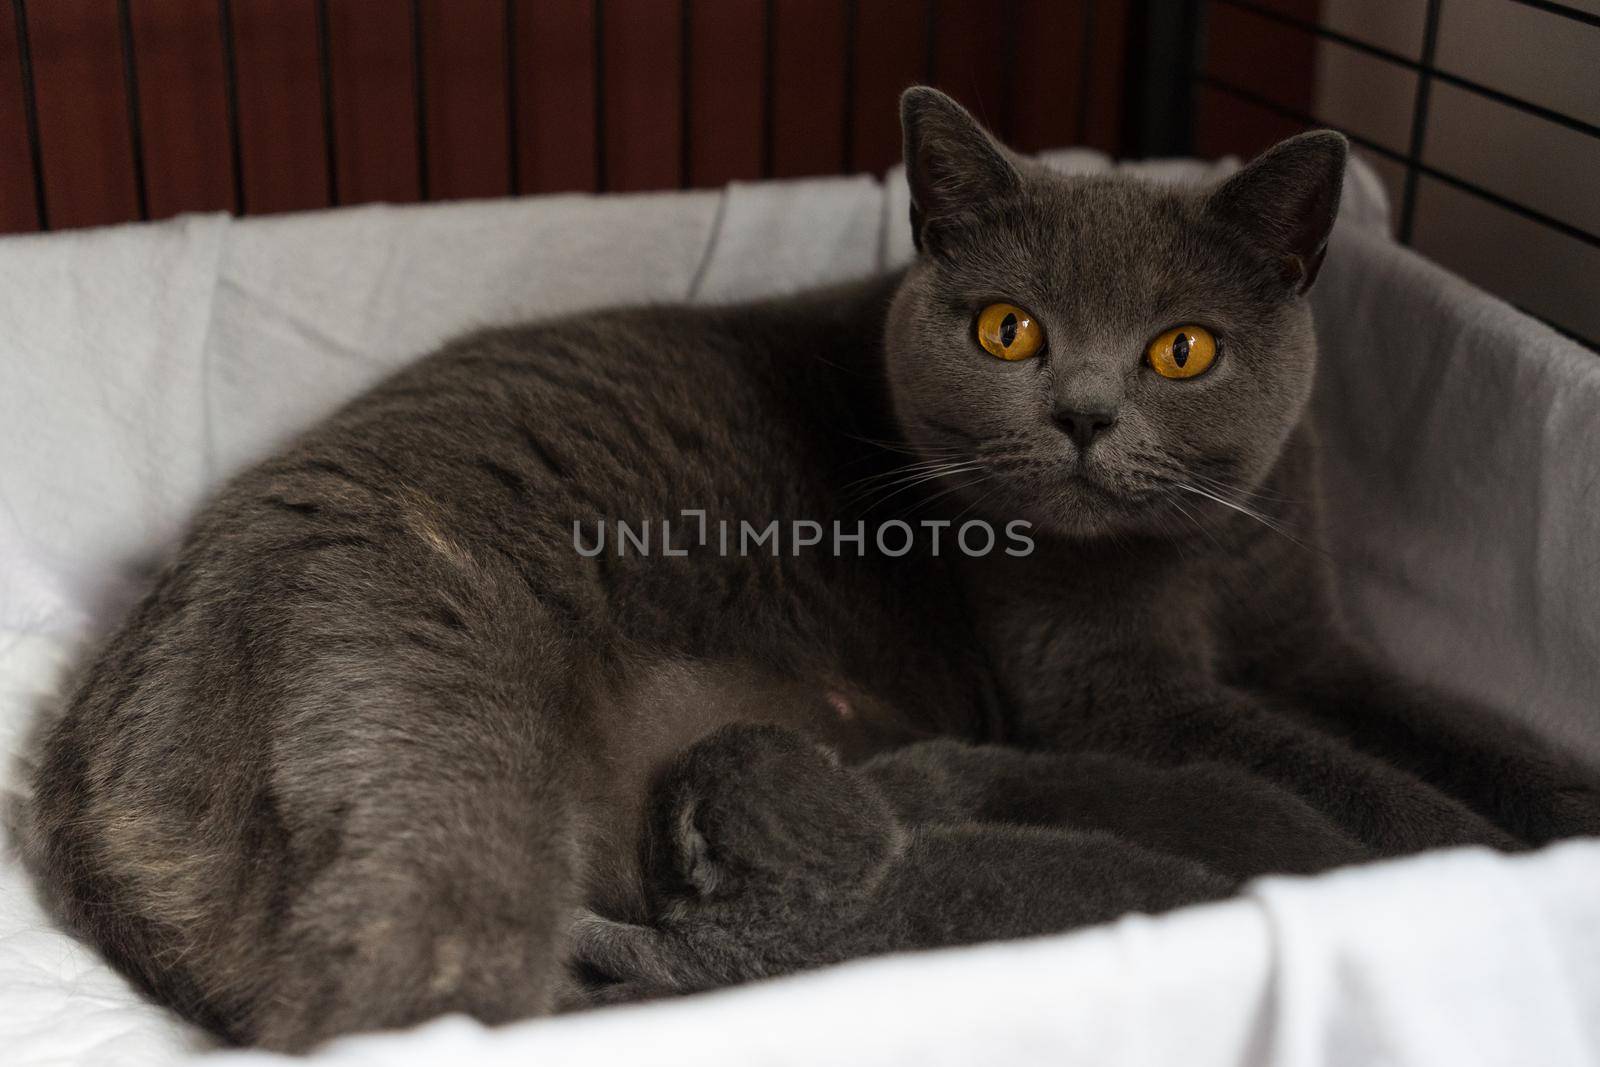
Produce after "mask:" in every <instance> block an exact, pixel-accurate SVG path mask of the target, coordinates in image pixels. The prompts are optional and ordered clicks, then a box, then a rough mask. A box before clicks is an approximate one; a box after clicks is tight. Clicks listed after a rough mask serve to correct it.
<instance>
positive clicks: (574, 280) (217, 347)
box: [0, 152, 1600, 1067]
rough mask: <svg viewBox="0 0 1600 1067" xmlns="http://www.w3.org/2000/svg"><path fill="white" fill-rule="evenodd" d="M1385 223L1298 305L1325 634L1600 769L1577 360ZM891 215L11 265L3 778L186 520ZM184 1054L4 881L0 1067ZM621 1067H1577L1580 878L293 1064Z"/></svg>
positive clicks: (1094, 162)
mask: <svg viewBox="0 0 1600 1067" xmlns="http://www.w3.org/2000/svg"><path fill="white" fill-rule="evenodd" d="M1055 162H1056V163H1057V164H1058V165H1061V166H1063V167H1065V168H1068V169H1074V170H1094V169H1099V168H1103V167H1104V166H1106V165H1107V163H1106V161H1105V160H1104V159H1103V158H1102V157H1099V156H1096V155H1093V154H1092V153H1085V152H1069V153H1062V154H1060V155H1059V156H1057V157H1056V159H1055ZM1141 169H1142V170H1144V171H1145V172H1147V173H1149V174H1150V176H1152V177H1157V178H1168V177H1180V178H1187V177H1194V176H1196V175H1197V174H1204V168H1201V167H1198V166H1197V165H1187V166H1185V165H1176V164H1174V165H1165V166H1159V165H1158V166H1156V167H1148V166H1147V167H1143V168H1141ZM1377 189H1378V186H1377V183H1376V182H1375V181H1373V180H1372V179H1371V176H1370V174H1368V173H1367V172H1366V171H1365V170H1363V169H1359V168H1358V169H1356V170H1354V171H1352V182H1351V186H1350V192H1349V194H1348V198H1347V204H1346V209H1345V211H1344V213H1343V218H1342V222H1341V226H1340V232H1339V234H1338V237H1337V239H1336V241H1335V245H1334V248H1333V251H1332V253H1331V255H1330V257H1329V262H1328V265H1327V267H1326V269H1325V271H1324V273H1323V277H1322V280H1321V281H1319V283H1318V287H1317V291H1316V305H1317V316H1318V328H1319V332H1320V334H1321V336H1322V339H1323V348H1324V353H1325V355H1324V374H1323V377H1322V380H1321V382H1320V384H1319V392H1318V398H1317V417H1318V421H1319V423H1320V425H1321V428H1322V430H1323V436H1324V451H1325V456H1326V464H1325V465H1326V467H1327V469H1328V474H1329V486H1330V495H1331V498H1332V500H1333V501H1334V502H1335V505H1336V507H1335V511H1334V515H1333V516H1332V525H1333V533H1334V536H1335V548H1334V554H1335V558H1336V559H1337V560H1338V561H1339V563H1340V579H1341V585H1340V588H1341V593H1342V596H1343V600H1344V603H1345V605H1346V607H1347V609H1348V611H1349V613H1350V616H1351V619H1352V623H1353V624H1354V625H1355V626H1356V627H1357V628H1358V629H1360V630H1362V631H1363V632H1365V633H1367V634H1368V635H1370V636H1372V637H1373V638H1375V639H1376V640H1378V641H1379V642H1380V644H1381V645H1382V646H1383V647H1385V648H1386V649H1387V650H1388V651H1389V653H1390V654H1391V655H1392V656H1393V657H1394V659H1395V661H1396V662H1397V663H1398V664H1400V665H1401V666H1402V667H1403V668H1404V669H1407V670H1410V671H1413V672H1415V673H1418V674H1424V675H1428V676H1431V677H1433V678H1435V679H1436V680H1442V681H1444V682H1446V683H1447V684H1452V685H1455V686H1457V687H1459V688H1461V689H1463V690H1464V691H1468V692H1474V693H1477V694H1479V695H1481V696H1484V697H1487V698H1489V699H1491V700H1493V701H1495V702H1496V703H1497V704H1499V705H1500V706H1502V707H1504V708H1505V709H1507V712H1508V713H1509V714H1516V715H1520V716H1523V717H1524V718H1526V719H1527V720H1528V721H1530V722H1532V723H1534V724H1535V725H1537V726H1538V727H1539V728H1541V729H1544V730H1546V731H1548V732H1550V733H1551V734H1552V735H1553V736H1556V737H1559V738H1561V739H1563V740H1564V741H1565V742H1566V743H1568V744H1570V745H1572V746H1574V747H1575V748H1576V749H1578V750H1580V751H1584V752H1586V753H1588V754H1589V755H1590V756H1593V757H1595V758H1596V760H1597V761H1600V721H1597V715H1600V711H1597V705H1600V656H1597V655H1596V650H1597V649H1600V596H1596V593H1600V536H1597V533H1600V529H1597V526H1600V519H1597V515H1600V474H1597V469H1596V462H1595V460H1596V457H1600V360H1597V359H1596V358H1595V357H1594V356H1593V355H1592V354H1590V353H1587V352H1585V351H1583V350H1581V349H1579V348H1577V347H1575V346H1573V345H1571V344H1570V343H1568V342H1565V341H1563V340H1562V339H1560V338H1559V337H1557V336H1555V335H1553V334H1551V333H1550V332H1549V331H1547V330H1544V329H1542V328H1541V327H1538V326H1537V325H1535V324H1532V323H1530V322H1529V321H1528V320H1526V319H1525V318H1523V317H1521V316H1520V315H1518V314H1517V313H1515V312H1514V311H1512V310H1511V309H1509V308H1507V307H1505V306H1504V305H1502V304H1500V303H1498V302H1497V301H1494V300H1492V299H1490V298H1488V297H1486V296H1484V295H1483V294H1481V293H1477V292H1475V291H1474V290H1472V289H1470V288H1469V287H1467V286H1466V285H1464V284H1463V283H1461V282H1459V281H1457V280H1455V279H1453V278H1451V277H1449V276H1448V275H1445V274H1444V273H1443V272H1441V271H1439V270H1437V269H1436V268H1434V267H1432V266H1430V265H1428V264H1426V263H1425V262H1422V261H1421V260H1419V259H1417V258H1415V257H1413V256H1411V255H1410V254H1408V253H1406V252H1405V251H1403V250H1401V249H1398V248H1396V247H1394V246H1393V245H1392V244H1391V243H1390V242H1389V241H1388V239H1387V238H1386V237H1385V236H1383V234H1382V227H1383V220H1384V217H1385V212H1384V208H1383V204H1382V199H1381V193H1378V192H1377V191H1376V190H1377ZM905 215H906V205H905V194H904V187H903V183H902V182H901V181H899V179H898V178H897V177H895V176H891V177H890V179H889V181H888V183H887V184H886V185H880V184H879V183H877V182H874V181H872V180H870V179H867V178H853V179H829V180H821V181H807V182H795V183H768V184H762V185H750V186H739V185H736V186H733V187H730V188H729V189H728V190H725V191H723V192H721V193H716V192H702V193H679V194H661V195H652V196H627V197H605V198H591V197H560V198H544V199H532V200H521V201H496V202H485V203H466V204H454V205H433V206H426V207H406V208H387V207H367V208H356V209H347V210H341V211H334V212H325V213H317V214H312V215H301V216H291V217H281V218H270V219H260V220H247V221H243V222H231V221H229V220H227V219H225V218H221V217H203V218H202V217H196V218H188V219H183V220H179V221H176V222H172V223H165V224H160V225H153V226H136V227H123V228H118V229H112V230H101V231H89V232H81V233H69V234H61V235H55V236H50V237H26V238H11V239H6V240H4V241H0V745H3V746H4V749H3V751H12V750H14V749H15V748H16V746H17V744H18V742H19V739H20V737H21V735H22V731H23V730H24V728H25V726H26V722H27V720H28V719H29V717H30V716H31V715H32V714H33V712H34V710H35V709H36V708H37V706H38V705H39V703H40V702H41V700H42V699H43V698H44V696H45V695H46V694H48V693H49V692H51V691H52V690H53V689H54V687H55V685H56V682H57V679H58V675H59V672H60V671H61V669H62V668H63V666H64V664H65V663H66V662H67V661H68V659H69V657H70V656H71V655H72V654H74V652H75V651H76V650H77V649H78V648H79V646H80V645H81V643H82V641H83V640H84V638H85V636H86V635H87V634H89V633H90V632H92V631H93V630H95V629H98V628H101V627H104V626H105V625H108V624H109V623H110V622H111V621H112V620H113V619H114V618H115V616H116V614H117V613H118V612H119V611H120V610H121V608H122V607H123V606H124V605H126V603H127V602H128V600H129V599H130V597H131V596H132V595H133V593H134V592H135V591H136V590H137V589H138V588H139V583H140V581H141V580H142V575H143V574H144V572H145V569H146V567H147V564H148V562H149V561H150V560H151V559H153V558H155V557H156V556H158V555H159V554H160V552H161V551H162V550H163V549H164V548H165V547H166V546H167V545H169V544H170V542H171V540H172V538H174V537H175V536H176V535H177V533H178V532H179V531H180V530H181V528H182V524H183V522H184V521H185V519H186V517H187V516H188V515H189V514H190V513H191V512H192V511H193V509H194V507H195V506H196V504H197V503H198V501H199V500H200V499H201V498H202V497H203V495H204V494H205V493H206V492H207V491H208V490H210V489H211V488H213V487H214V486H215V485H216V484H217V483H218V482H219V480H221V479H223V478H225V477H226V476H227V475H228V474H230V473H232V472H233V471H235V470H237V469H238V468H239V467H240V466H242V465H243V464H245V463H247V462H249V461H250V460H252V459H254V458H256V457H259V456H260V455H262V454H263V453H264V452H265V451H267V450H269V449H270V448H272V447H273V446H274V445H275V444H276V443H278V442H280V441H282V440H283V439H284V438H286V437H287V436H289V435H290V434H292V433H294V432H295V431H297V430H298V429H300V428H302V427H303V426H305V425H306V424H307V423H309V422H311V421H313V420H314V419H316V418H317V417H318V416H319V415H321V414H323V413H325V412H327V411H328V410H330V409H331V408H333V407H334V406H336V405H337V404H339V403H341V402H342V401H343V400H345V399H347V398H348V397H349V396H351V395H352V394H353V393H355V392H357V391H358V390H359V389H360V388H362V387H363V386H364V385H366V384H368V383H369V382H371V381H372V380H374V379H375V378H377V377H378V376H380V375H382V374H383V373H385V372H386V371H387V370H389V369H390V368H392V367H394V366H396V365H398V364H400V363H402V362H404V361H405V360H407V359H409V358H411V357H413V356H415V355H417V354H419V353H421V352H423V351H426V350H427V349H428V348H430V347H431V346H433V345H434V344H436V343H437V342H438V341H440V340H442V339H443V338H445V337H447V336H449V335H451V334H454V333H457V332H460V331H461V330H463V329H467V328H470V327H472V326H475V325H480V324H485V323H493V322H501V321H507V320H513V319H518V318H526V317H530V316H535V315H541V314H545V313H549V312H554V311H564V310H570V309H574V308H579V307H586V306H597V305H601V304H608V303H616V302H622V301H630V302H636V301H641V300H681V299H694V300H702V301H705V300H725V299H735V298H740V297H745V296H751V295H756V294H761V293H770V292H777V291H784V290H788V289H793V288H798V287H802V286H805V285H809V284H814V283H820V282H826V281H834V280H839V279H842V278H846V277H851V276H856V275H864V274H867V273H869V272H871V271H874V270H878V269H881V268H882V267H884V266H886V265H891V264H893V263H896V262H900V261H903V260H904V259H905V257H907V256H908V255H909V254H910V241H909V235H908V233H907V230H906V226H905V222H904V220H905ZM5 763H6V765H5V767H4V770H3V771H0V775H7V774H10V773H11V767H10V765H9V760H7V761H5ZM0 784H3V781H0ZM210 1048H211V1045H210V1043H209V1041H208V1040H207V1039H206V1038H204V1037H203V1036H202V1035H199V1034H197V1033H195V1032H194V1031H192V1030H191V1029H190V1028H188V1027H186V1026H184V1025H182V1024H180V1023H178V1022H176V1021H175V1020H174V1019H173V1018H172V1017H170V1016H169V1015H167V1014H166V1013H165V1012H164V1011H162V1010H161V1009H158V1008H156V1007H154V1006H152V1005H149V1004H147V1003H145V1002H143V1001H142V1000H141V999H140V998H139V997H138V996H137V995H135V994H134V993H132V992H131V991H130V990H129V989H128V988H127V986H126V984H125V983H124V982H122V980H121V979H120V978H118V977H117V976H116V975H115V974H114V973H112V972H111V971H110V970H109V969H108V968H107V967H106V966H105V965H104V964H102V963H101V962H99V960H98V959H97V958H96V957H95V955H94V954H93V953H92V952H91V951H90V950H88V949H86V948H84V947H83V946H81V945H78V944H76V943H75V942H73V941H72V940H71V939H69V938H67V937H66V936H65V935H63V934H61V933H59V932H58V931H55V930H53V929H51V928H50V927H49V925H48V924H47V923H46V921H45V919H44V916H43V913H42V911H41V910H40V909H39V907H38V905H37V903H36V902H35V901H34V900H33V898H32V896H31V895H30V892H29V890H28V887H27V884H26V882H25V880H24V879H23V877H22V875H21V872H20V871H19V870H18V869H17V866H16V864H15V861H14V857H12V856H11V855H9V854H7V855H6V856H5V857H4V859H3V860H0V1060H3V1062H5V1063H9V1064H19V1065H27V1067H35V1065H43V1064H58V1063H59V1064H66V1063H85V1064H110V1063H164V1062H171V1061H172V1060H174V1059H177V1058H180V1057H184V1056H188V1055H190V1054H194V1053H203V1052H206V1051H207V1050H209V1049H210ZM624 1056H627V1057H628V1058H629V1059H630V1060H644V1061H649V1062H663V1063H678V1062H681V1063H685V1064H687V1063H691V1062H692V1063H694V1064H695V1065H697V1067H714V1065H717V1064H728V1065H730V1067H735V1065H737V1067H744V1065H748V1064H755V1063H791V1062H792V1063H814V1062H829V1063H862V1064H890V1063H936V1062H948V1063H970V1062H1006V1063H1017V1064H1028V1063H1041V1064H1042V1063H1060V1062H1083V1063H1092V1064H1096V1065H1100V1064H1108V1065H1109V1064H1128V1065H1142V1064H1152V1065H1154V1064H1172V1063H1184V1064H1195V1065H1203V1064H1219V1065H1221V1064H1267V1063H1272V1064H1284V1065H1294V1067H1300V1065H1306V1067H1310V1065H1315V1064H1335V1063H1351V1062H1384V1063H1393V1064H1433V1063H1437V1064H1450V1065H1461V1064H1479V1063H1482V1064H1490V1063H1504V1064H1541V1065H1551V1067H1561V1065H1566V1064H1574V1065H1576V1064H1596V1063H1600V843H1592V842H1590V843H1574V844H1570V845H1566V846H1563V847H1560V848H1556V849H1552V850H1547V851H1546V852H1544V853H1541V854H1538V855H1534V856H1527V857H1519V858H1506V857H1499V856H1492V855H1489V854H1486V853H1478V852H1459V853H1449V854H1439V855H1432V856H1424V857H1418V858H1416V859H1413V860H1409V861H1405V862H1400V863H1393V864H1385V865H1381V866H1374V867H1370V868H1365V869H1360V870H1354V871H1347V872H1338V873H1335V874H1331V875H1327V876H1324V877H1321V878H1316V879H1308V880H1269V881H1266V882H1263V883H1261V884H1259V885H1257V886H1255V887H1254V888H1253V889H1252V890H1251V891H1250V892H1249V893H1247V894H1246V895H1244V896H1243V897H1241V898H1239V899H1237V900H1234V901H1230V902H1227V903H1224V904H1220V905H1213V906H1209V907H1204V908H1194V909H1189V910H1186V911H1183V912H1180V913H1178V914H1175V915H1172V916H1169V917H1167V918H1164V919H1159V920H1150V919H1144V918H1131V919H1128V920H1125V921H1123V922H1121V923H1118V924H1115V925H1113V926H1110V927H1106V928H1102V929H1098V930H1090V931H1083V932H1080V933H1077V934H1072V935H1067V936H1062V937H1055V938H1046V939H1041V940H1038V941H1033V942H1027V943H1020V944H1012V945H996V946H983V947H979V948H975V949H964V950H956V951H949V952H941V953H933V954H928V955H924V956H919V957H915V958H896V959H888V960H880V961H866V962H862V963H858V964H853V965H850V966H846V967H841V968H836V969H833V970H829V971H825V972H821V973H818V974H813V975H807V976H802V977H798V978H794V979H790V980H786V981H783V982H775V983H769V984H766V985H762V986H758V987H753V988H750V989H745V990H734V991H729V992H726V993H721V994H716V995H710V996H704V997H694V998H689V999H687V1000H685V1001H682V1002H677V1003H672V1004H665V1005H654V1006H648V1007H640V1008H624V1009H614V1010H609V1011H604V1012H598V1013H593V1014H590V1015H587V1016H582V1017H573V1018H568V1019H557V1020H542V1021H535V1022H530V1023H525V1024H522V1025H519V1026H515V1027H509V1028H505V1029H502V1030H497V1031H489V1030H485V1029H484V1028H482V1027H479V1026H478V1025H476V1024H475V1023H472V1022H470V1021H467V1020H462V1019H449V1020H443V1021H440V1022H437V1023H434V1024H431V1025H429V1026H426V1027H423V1028H422V1029H421V1030H420V1031H416V1032H412V1033H407V1034H395V1035H381V1036H374V1037H362V1038H354V1039H350V1040H347V1041H344V1042H339V1043H337V1044H335V1045H334V1046H332V1047H330V1048H328V1049H326V1050H324V1051H323V1052H322V1053H320V1054H319V1057H318V1058H319V1059H321V1060H324V1061H326V1062H327V1063H329V1064H346V1063H348V1064H355V1063H408V1064H434V1063H437V1064H441V1065H442V1064H454V1063H459V1062H484V1063H498V1062H504V1063H507V1064H511V1063H516V1064H519V1065H520V1064H525V1063H539V1064H545V1063H560V1062H572V1063H583V1064H585V1065H590V1064H594V1063H611V1062H620V1061H622V1059H623V1057H624Z"/></svg>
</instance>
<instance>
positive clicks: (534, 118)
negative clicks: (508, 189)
mask: <svg viewBox="0 0 1600 1067" xmlns="http://www.w3.org/2000/svg"><path fill="white" fill-rule="evenodd" d="M516 24H517V26H516V29H517V110H518V116H517V129H518V141H519V142H520V144H519V147H520V149H521V157H520V159H521V165H520V173H521V184H522V188H521V190H520V191H521V192H525V193H548V192H567V191H570V190H577V189H593V188H595V187H596V170H595V130H596V126H597V123H596V121H595V110H594V109H595V84H594V81H595V46H594V0H565V2H559V3H558V2H552V0H539V2H536V0H520V2H519V3H518V4H517V11H516Z"/></svg>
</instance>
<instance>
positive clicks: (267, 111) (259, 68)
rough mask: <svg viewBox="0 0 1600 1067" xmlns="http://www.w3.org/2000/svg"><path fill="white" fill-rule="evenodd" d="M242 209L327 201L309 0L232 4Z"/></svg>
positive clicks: (314, 33)
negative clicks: (243, 203) (240, 156)
mask: <svg viewBox="0 0 1600 1067" xmlns="http://www.w3.org/2000/svg"><path fill="white" fill-rule="evenodd" d="M233 28H234V42H235V52H236V54H237V56H238V65H239V133H240V138H241V141H242V155H243V161H244V183H243V184H244V196H245V208H246V210H247V211H248V212H249V213H250V214H252V215H260V214H264V213H267V212H272V211H298V210H304V209H307V208H318V207H326V206H327V205H328V202H329V190H328V181H327V166H326V161H325V157H324V153H323V129H322V89H321V78H320V64H319V63H318V61H317V21H316V7H315V4H314V0H273V2H272V3H270V4H260V3H241V2H235V3H234V5H233Z"/></svg>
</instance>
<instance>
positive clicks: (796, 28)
mask: <svg viewBox="0 0 1600 1067" xmlns="http://www.w3.org/2000/svg"><path fill="white" fill-rule="evenodd" d="M773 13H774V17H773V29H774V32H775V33H776V35H777V36H776V37H775V38H774V39H773V48H772V52H773V73H772V173H773V174H774V175H776V176H777V177H780V178H788V177H796V176H798V175H802V174H835V173H838V172H839V171H843V170H853V169H855V166H854V160H852V159H850V158H848V156H847V149H849V148H853V147H854V145H853V144H852V145H846V144H845V112H844V109H845V89H846V86H845V75H846V70H845V50H846V48H848V47H849V44H848V40H849V33H850V29H851V27H850V24H849V21H848V18H849V9H848V7H847V5H846V4H845V2H844V0H776V3H774V5H773ZM867 60H868V61H869V62H871V61H872V54H871V52H870V51H869V52H868V54H867ZM861 61H862V55H861V52H860V50H859V46H858V48H857V52H856V63H858V64H859V63H860V62H861Z"/></svg>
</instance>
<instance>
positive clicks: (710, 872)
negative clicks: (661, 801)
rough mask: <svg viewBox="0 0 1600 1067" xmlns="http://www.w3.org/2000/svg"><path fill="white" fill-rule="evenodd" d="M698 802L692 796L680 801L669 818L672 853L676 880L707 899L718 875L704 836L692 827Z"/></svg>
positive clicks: (718, 872)
mask: <svg viewBox="0 0 1600 1067" xmlns="http://www.w3.org/2000/svg"><path fill="white" fill-rule="evenodd" d="M699 807H700V805H699V802H698V801H697V800H696V799H695V798H694V797H693V796H691V795H687V794H686V795H684V796H682V797H680V798H679V800H678V803H677V805H676V806H675V807H674V809H673V811H672V816H671V827H670V832H671V834H672V853H673V858H674V860H675V861H676V864H677V868H678V871H677V873H678V876H679V877H680V878H682V879H683V882H684V884H685V885H687V886H688V887H689V888H690V889H692V890H693V891H694V892H695V894H696V895H698V896H701V897H709V896H711V895H712V894H713V893H715V892H716V891H717V884H718V883H719V882H720V881H721V880H722V878H721V872H720V871H719V870H718V869H717V865H716V863H715V862H714V861H713V860H712V858H711V846H710V845H708V844H707V843H706V835H705V834H703V833H701V832H700V827H699V826H698V825H697V824H696V823H695V816H696V815H697V814H698V813H699Z"/></svg>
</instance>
